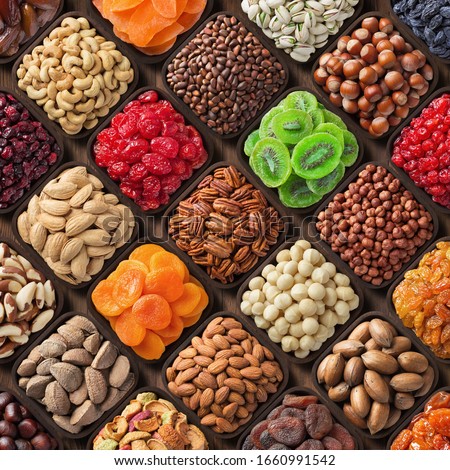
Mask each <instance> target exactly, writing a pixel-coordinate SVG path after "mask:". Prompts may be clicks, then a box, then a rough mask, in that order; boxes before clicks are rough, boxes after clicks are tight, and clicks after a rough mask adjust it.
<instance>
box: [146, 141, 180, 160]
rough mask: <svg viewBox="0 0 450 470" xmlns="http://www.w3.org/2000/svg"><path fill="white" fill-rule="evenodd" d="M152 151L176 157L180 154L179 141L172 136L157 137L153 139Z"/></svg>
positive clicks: (164, 155) (167, 156) (168, 156)
mask: <svg viewBox="0 0 450 470" xmlns="http://www.w3.org/2000/svg"><path fill="white" fill-rule="evenodd" d="M150 146H151V149H152V152H156V153H159V154H160V155H162V156H163V157H166V158H175V157H176V156H177V155H178V151H179V145H178V142H177V141H176V140H175V139H173V138H172V137H155V138H154V139H152V141H151V144H150Z"/></svg>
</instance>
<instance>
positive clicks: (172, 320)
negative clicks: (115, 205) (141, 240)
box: [92, 245, 209, 360]
mask: <svg viewBox="0 0 450 470" xmlns="http://www.w3.org/2000/svg"><path fill="white" fill-rule="evenodd" d="M92 302H93V304H94V306H95V308H96V309H97V311H98V312H99V313H100V314H102V315H103V316H104V317H105V318H106V319H107V320H108V321H109V322H110V325H111V328H112V329H113V330H114V331H115V332H116V334H117V336H118V337H119V339H120V340H121V341H122V343H124V344H126V345H127V346H131V347H132V348H133V351H134V352H135V353H136V354H138V355H139V356H141V357H143V358H144V359H148V360H152V359H159V358H160V357H161V356H162V354H163V353H164V351H165V349H166V346H168V345H169V344H172V343H173V342H175V341H176V340H177V339H178V338H179V337H180V336H181V334H182V332H183V330H184V328H187V327H188V326H192V325H194V324H195V323H197V321H198V320H199V319H200V317H201V316H202V313H203V311H204V310H205V308H206V307H207V306H208V303H209V298H208V295H207V293H206V291H205V289H204V288H203V286H202V285H201V284H200V282H199V281H198V280H197V279H195V277H193V276H191V275H190V274H189V270H188V268H187V267H186V265H185V264H184V263H183V261H181V260H180V258H178V256H176V255H174V254H172V253H169V252H168V251H166V250H164V248H162V247H161V246H159V245H142V246H139V247H138V248H136V249H135V250H134V251H133V252H132V253H131V254H130V257H129V259H128V260H125V261H122V262H120V263H119V265H118V266H117V268H116V269H115V270H114V271H113V272H112V273H111V274H110V275H109V276H108V278H107V279H104V280H102V281H100V282H99V284H98V285H97V286H96V287H95V289H94V291H93V292H92Z"/></svg>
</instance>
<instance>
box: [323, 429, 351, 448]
mask: <svg viewBox="0 0 450 470" xmlns="http://www.w3.org/2000/svg"><path fill="white" fill-rule="evenodd" d="M328 436H330V437H333V438H334V439H336V440H337V441H339V442H340V443H341V445H342V449H343V450H354V449H355V440H354V439H353V437H352V436H351V434H350V433H349V432H348V431H347V429H345V428H344V426H342V425H341V424H338V423H335V424H333V427H332V429H331V431H330V433H329V434H328Z"/></svg>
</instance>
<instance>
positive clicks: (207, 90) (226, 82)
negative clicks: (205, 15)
mask: <svg viewBox="0 0 450 470" xmlns="http://www.w3.org/2000/svg"><path fill="white" fill-rule="evenodd" d="M167 82H168V84H169V86H170V87H171V88H172V90H173V91H174V92H175V93H176V94H177V96H179V97H180V98H182V99H183V101H184V102H185V103H186V104H187V105H189V107H190V108H191V109H192V111H194V113H195V114H196V115H197V116H198V117H199V118H200V120H201V121H202V122H204V123H205V124H206V125H207V126H209V127H210V128H211V129H212V130H214V131H215V132H217V133H218V134H220V135H223V134H225V135H226V134H232V133H236V132H239V131H240V130H241V129H242V128H244V127H245V126H246V124H247V123H248V121H249V120H250V119H252V118H254V117H255V116H256V115H257V114H258V112H259V111H260V110H261V109H262V108H263V107H264V106H265V104H266V103H267V102H268V101H270V100H271V99H272V97H273V96H274V95H275V94H276V93H278V91H279V90H280V88H281V87H282V86H283V85H284V83H285V82H286V71H285V70H284V69H283V65H282V64H281V63H280V62H279V61H278V60H277V58H276V57H275V56H274V55H273V54H272V53H271V52H270V51H269V50H268V49H266V48H265V47H264V46H263V45H262V44H261V42H260V40H259V39H258V38H257V37H256V36H254V35H253V33H251V32H250V31H248V29H247V28H246V27H245V26H244V25H243V24H242V23H241V22H240V21H239V20H238V19H237V18H236V17H234V16H226V15H219V16H217V18H216V19H214V20H212V21H210V22H209V23H208V24H207V25H206V26H205V27H204V28H203V30H202V31H200V32H199V33H198V34H197V35H196V37H195V38H193V39H192V40H191V41H190V42H189V43H188V44H187V45H186V46H185V47H184V48H183V49H182V50H181V51H180V52H179V53H178V54H177V55H176V57H175V58H174V59H173V61H172V62H171V63H170V64H169V66H168V68H167Z"/></svg>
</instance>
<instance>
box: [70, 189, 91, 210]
mask: <svg viewBox="0 0 450 470" xmlns="http://www.w3.org/2000/svg"><path fill="white" fill-rule="evenodd" d="M93 189H94V188H93V186H92V184H87V185H85V186H83V187H82V188H81V189H79V190H78V191H76V193H74V194H73V195H72V197H71V199H70V201H69V204H70V207H76V208H78V207H81V206H82V205H83V204H84V203H85V202H86V201H87V200H88V199H89V198H90V197H91V194H92V191H93Z"/></svg>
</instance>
